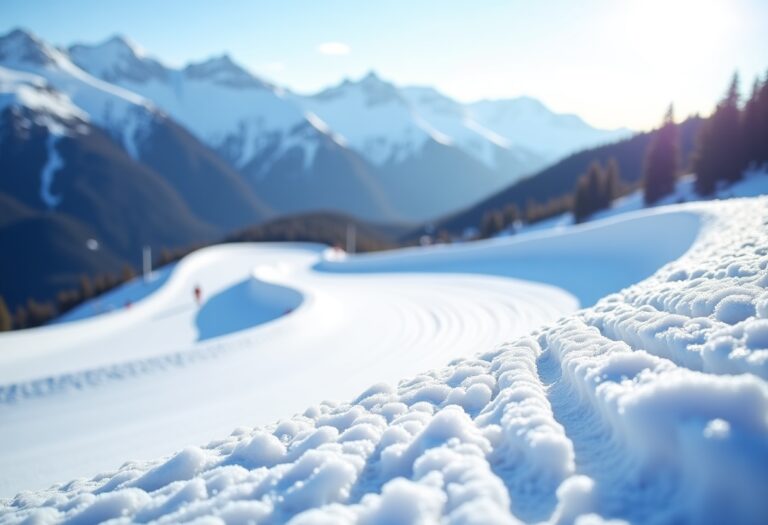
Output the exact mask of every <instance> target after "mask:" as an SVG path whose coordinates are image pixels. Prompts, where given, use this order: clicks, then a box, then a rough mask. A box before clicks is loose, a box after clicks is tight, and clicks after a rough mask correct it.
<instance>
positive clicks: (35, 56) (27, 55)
mask: <svg viewBox="0 0 768 525" xmlns="http://www.w3.org/2000/svg"><path fill="white" fill-rule="evenodd" d="M61 58H62V57H61V53H60V52H59V51H58V50H57V49H55V48H54V47H52V46H50V45H48V44H46V43H45V42H43V41H42V40H40V39H39V38H38V37H36V36H35V35H33V34H32V33H30V32H28V31H26V30H24V29H14V30H12V31H11V32H10V33H7V34H6V35H3V36H0V62H2V63H3V64H5V65H11V64H13V65H17V64H24V63H26V64H29V65H34V66H38V67H45V66H48V65H51V64H55V63H58V62H60V61H61Z"/></svg>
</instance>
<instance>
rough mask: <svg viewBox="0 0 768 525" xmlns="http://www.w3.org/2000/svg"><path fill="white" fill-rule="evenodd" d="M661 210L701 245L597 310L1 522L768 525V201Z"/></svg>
mask: <svg viewBox="0 0 768 525" xmlns="http://www.w3.org/2000/svg"><path fill="white" fill-rule="evenodd" d="M653 213H654V212H642V213H640V214H635V215H634V216H631V217H630V218H628V219H627V220H625V221H622V222H619V223H618V224H619V226H621V225H622V224H623V225H624V227H625V228H628V227H629V226H630V225H631V224H633V223H635V224H637V223H640V224H642V223H643V222H645V224H646V225H647V226H649V227H653V228H654V229H656V227H657V226H658V224H657V223H654V222H652V221H651V222H649V221H646V220H645V219H647V218H648V216H649V215H650V216H651V217H653ZM655 213H656V214H660V213H661V214H663V213H664V212H661V211H658V210H657V211H656V212H655ZM666 213H669V214H670V215H671V216H674V214H678V215H679V214H684V215H695V216H697V217H699V220H698V221H697V224H698V233H697V235H696V237H695V240H694V241H693V244H692V245H691V247H690V249H688V250H687V251H686V252H685V254H684V255H682V256H680V257H678V258H675V259H674V260H672V261H671V262H669V263H668V264H664V265H663V266H661V267H660V268H659V269H658V271H656V272H655V273H654V274H653V275H652V276H651V277H649V278H647V279H645V280H643V281H642V282H639V283H637V284H634V285H632V286H629V287H627V288H625V289H623V290H620V291H617V292H616V293H612V294H609V295H608V296H606V297H604V298H603V299H601V300H600V301H598V302H597V303H596V304H595V305H594V306H592V307H590V308H586V309H583V310H581V311H579V312H576V313H575V314H572V315H570V316H566V317H563V318H562V319H560V320H559V321H557V322H555V323H554V324H550V325H548V326H546V327H543V328H540V329H538V330H535V331H533V332H532V333H530V334H529V335H526V336H522V337H518V338H516V339H513V340H511V341H510V342H508V343H505V344H502V345H500V346H497V347H496V348H488V349H486V350H485V351H482V352H481V353H479V354H476V355H474V356H471V357H464V358H459V359H455V360H453V361H452V362H450V363H449V364H447V365H446V366H442V367H438V368H435V369H433V370H431V371H428V372H424V373H421V374H418V375H415V376H413V377H411V378H410V379H404V380H402V381H400V382H399V384H398V385H397V387H392V386H390V385H388V384H385V383H377V384H374V385H373V386H371V387H369V388H368V389H366V390H365V391H363V392H362V393H361V394H359V395H358V396H357V397H356V398H354V399H352V400H351V401H349V402H346V403H337V402H323V403H320V404H317V405H314V406H311V407H310V408H308V409H306V410H305V411H304V412H303V413H302V414H298V415H295V416H293V417H291V418H288V419H283V420H280V421H278V422H276V423H274V424H271V425H266V426H259V427H255V428H238V429H237V430H235V431H234V432H233V433H232V434H231V435H230V436H229V437H226V438H224V439H219V440H216V441H213V442H211V443H209V444H208V445H206V446H204V447H187V448H184V449H182V450H180V451H179V452H177V453H175V454H172V455H170V456H168V457H165V458H162V459H159V460H155V461H133V462H128V463H125V464H124V465H123V466H122V467H120V468H119V469H118V470H116V471H114V472H110V473H105V474H101V475H99V476H96V477H93V478H91V479H80V480H76V481H72V482H69V483H65V484H59V485H55V486H53V487H51V488H50V489H48V490H44V491H36V492H23V493H20V494H18V495H17V496H16V497H14V498H12V499H8V500H5V502H4V507H3V510H2V511H0V512H2V514H1V515H0V522H2V523H9V524H11V523H22V522H25V520H26V522H28V523H56V522H67V523H92V522H95V521H101V520H106V519H115V521H114V523H124V522H126V523H127V522H139V523H146V522H150V521H152V522H156V523H186V522H194V523H217V524H218V523H283V522H289V523H293V524H305V525H306V524H326V523H371V524H374V523H376V524H379V523H456V524H459V523H520V522H546V523H563V524H564V523H577V524H581V525H586V524H594V523H622V522H625V521H626V522H631V523H754V524H758V523H764V521H765V517H766V516H767V515H768V502H767V501H766V499H765V494H766V491H768V471H766V469H765V465H766V464H768V417H766V416H767V415H768V384H766V375H767V374H766V367H765V361H766V353H768V348H766V347H767V346H768V291H766V288H767V287H768V199H766V198H757V199H735V200H731V201H728V202H711V203H693V204H685V205H680V206H675V207H673V208H671V209H670V210H669V211H668V212H666ZM595 228H597V227H595ZM656 231H658V230H656ZM563 239H564V237H553V238H550V239H549V241H550V242H551V243H552V245H553V246H554V245H555V244H556V243H557V241H558V240H559V241H561V242H562V240H563ZM643 248H644V249H645V250H646V251H647V252H648V253H649V254H650V253H652V252H653V251H654V249H655V246H654V245H653V244H644V245H643ZM446 254H450V252H448V251H446ZM599 255H600V254H597V256H596V259H595V260H596V261H597V260H599ZM565 268H567V265H565V266H564V267H563V269H564V271H565ZM359 285H360V284H359V283H358V284H356V286H359ZM166 286H168V284H166ZM329 379H331V378H329ZM331 381H333V379H331ZM287 388H290V387H287Z"/></svg>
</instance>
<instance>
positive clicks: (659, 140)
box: [643, 104, 680, 205]
mask: <svg viewBox="0 0 768 525" xmlns="http://www.w3.org/2000/svg"><path fill="white" fill-rule="evenodd" d="M679 140H680V139H679V137H678V133H677V125H676V124H675V115H674V108H673V106H672V104H670V105H669V108H668V109H667V112H666V113H665V114H664V120H663V122H662V125H661V127H660V128H659V129H658V130H657V131H656V133H655V134H654V135H653V138H652V139H651V143H650V144H649V145H648V150H647V151H646V154H645V163H644V165H643V198H644V200H645V204H646V205H649V204H655V203H656V202H657V201H658V200H659V199H661V198H662V197H664V196H666V195H669V194H671V193H672V192H674V191H675V183H676V180H677V171H678V166H679V158H680V144H679Z"/></svg>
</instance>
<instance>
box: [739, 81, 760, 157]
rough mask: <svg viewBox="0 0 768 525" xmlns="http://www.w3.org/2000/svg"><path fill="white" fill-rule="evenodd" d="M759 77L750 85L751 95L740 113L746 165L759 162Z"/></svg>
mask: <svg viewBox="0 0 768 525" xmlns="http://www.w3.org/2000/svg"><path fill="white" fill-rule="evenodd" d="M759 97H760V79H759V78H756V79H755V83H754V84H753V85H752V95H751V96H750V97H749V100H747V102H746V104H744V110H743V111H742V114H741V117H742V118H741V136H742V137H744V155H745V164H746V165H747V166H752V165H754V166H757V165H759V164H760V160H759V159H760V154H761V151H760V150H761V148H762V146H763V145H762V143H761V136H760V135H761V133H760V127H761V122H760V105H759Z"/></svg>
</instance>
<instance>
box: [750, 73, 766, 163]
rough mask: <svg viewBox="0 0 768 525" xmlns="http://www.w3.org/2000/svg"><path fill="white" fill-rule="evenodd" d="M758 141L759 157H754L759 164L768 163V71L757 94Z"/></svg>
mask: <svg viewBox="0 0 768 525" xmlns="http://www.w3.org/2000/svg"><path fill="white" fill-rule="evenodd" d="M755 112H756V113H757V122H758V123H757V133H758V138H757V142H758V143H759V144H760V146H759V147H758V148H757V149H756V153H757V157H756V158H755V159H753V160H754V161H755V163H756V164H757V165H758V166H764V165H766V164H768V73H766V75H765V80H764V81H763V83H762V86H760V90H759V91H758V94H757V103H756V110H755Z"/></svg>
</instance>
